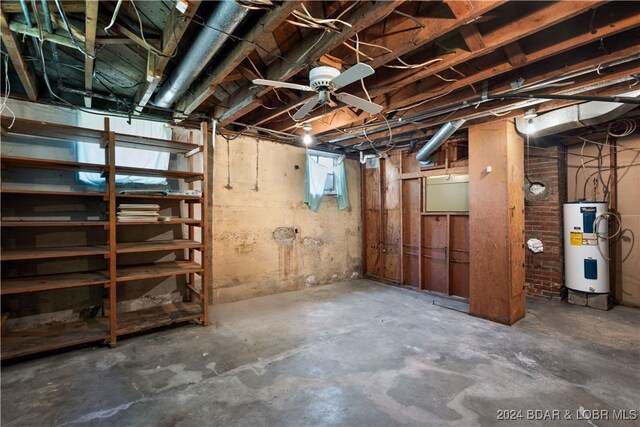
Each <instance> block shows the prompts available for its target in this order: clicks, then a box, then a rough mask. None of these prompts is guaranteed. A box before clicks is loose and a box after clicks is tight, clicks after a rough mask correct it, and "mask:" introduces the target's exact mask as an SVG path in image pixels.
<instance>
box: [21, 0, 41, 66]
mask: <svg viewBox="0 0 640 427" xmlns="http://www.w3.org/2000/svg"><path fill="white" fill-rule="evenodd" d="M20 7H21V8H22V14H23V15H24V21H25V22H26V23H27V26H28V27H29V28H33V22H32V21H31V15H29V8H28V7H27V1H26V0H20ZM36 13H38V11H36ZM31 41H32V42H33V47H34V48H35V50H36V52H35V53H36V56H38V49H39V48H38V41H37V40H36V37H31Z"/></svg>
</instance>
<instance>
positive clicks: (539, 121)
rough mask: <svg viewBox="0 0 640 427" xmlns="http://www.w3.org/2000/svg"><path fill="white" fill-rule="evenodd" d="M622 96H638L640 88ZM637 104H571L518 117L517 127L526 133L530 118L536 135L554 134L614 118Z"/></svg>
mask: <svg viewBox="0 0 640 427" xmlns="http://www.w3.org/2000/svg"><path fill="white" fill-rule="evenodd" d="M620 96H624V97H630V98H638V97H640V90H636V91H633V92H627V93H624V94H621V95H620ZM636 107H637V106H636V105H635V104H624V103H614V102H597V101H592V102H585V103H584V104H577V105H570V106H568V107H565V108H561V109H559V110H554V111H551V112H549V113H545V114H541V115H539V116H537V117H534V118H532V119H528V120H527V119H525V118H524V117H516V129H517V130H518V132H520V133H526V129H527V125H528V122H529V120H531V124H532V125H533V126H534V127H535V129H536V131H535V136H537V137H540V136H546V135H554V134H557V133H562V132H566V131H568V130H571V129H577V128H581V127H587V126H593V125H597V124H600V123H604V122H608V121H610V120H614V119H616V118H618V117H620V116H622V115H623V114H625V113H627V112H629V111H631V110H632V109H634V108H636Z"/></svg>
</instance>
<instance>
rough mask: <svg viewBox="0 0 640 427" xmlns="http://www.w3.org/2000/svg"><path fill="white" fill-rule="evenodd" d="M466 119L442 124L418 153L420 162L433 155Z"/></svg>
mask: <svg viewBox="0 0 640 427" xmlns="http://www.w3.org/2000/svg"><path fill="white" fill-rule="evenodd" d="M465 121H466V120H465V119H459V120H456V121H453V122H449V123H447V124H445V125H444V126H442V127H441V128H440V130H439V131H438V132H436V134H435V135H433V138H431V139H430V140H429V141H428V142H427V143H426V144H425V145H424V147H422V148H421V149H420V151H418V154H416V159H417V160H418V161H419V162H424V161H426V160H427V159H428V158H429V157H431V155H432V154H433V153H434V152H435V151H436V150H437V149H438V148H439V147H440V146H441V145H442V144H443V143H444V142H445V141H446V140H447V139H449V137H450V136H451V135H453V133H454V132H455V131H457V130H458V129H459V128H460V126H462V124H463V123H464V122H465Z"/></svg>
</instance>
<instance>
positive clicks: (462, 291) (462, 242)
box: [449, 215, 469, 298]
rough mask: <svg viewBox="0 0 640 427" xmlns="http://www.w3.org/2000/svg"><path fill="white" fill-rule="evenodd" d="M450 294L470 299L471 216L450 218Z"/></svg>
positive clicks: (452, 216)
mask: <svg viewBox="0 0 640 427" xmlns="http://www.w3.org/2000/svg"><path fill="white" fill-rule="evenodd" d="M449 292H450V294H451V295H456V296H459V297H463V298H468V297H469V216H468V215H450V216H449Z"/></svg>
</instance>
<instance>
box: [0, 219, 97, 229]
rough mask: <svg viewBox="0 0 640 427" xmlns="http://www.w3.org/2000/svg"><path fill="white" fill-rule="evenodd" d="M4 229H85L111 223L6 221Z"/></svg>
mask: <svg viewBox="0 0 640 427" xmlns="http://www.w3.org/2000/svg"><path fill="white" fill-rule="evenodd" d="M1 225H2V227H85V226H101V227H102V226H105V225H109V221H5V220H2V223H1Z"/></svg>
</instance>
